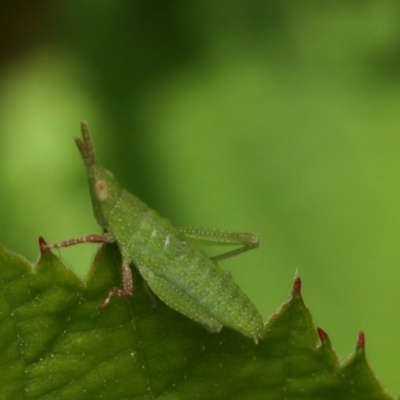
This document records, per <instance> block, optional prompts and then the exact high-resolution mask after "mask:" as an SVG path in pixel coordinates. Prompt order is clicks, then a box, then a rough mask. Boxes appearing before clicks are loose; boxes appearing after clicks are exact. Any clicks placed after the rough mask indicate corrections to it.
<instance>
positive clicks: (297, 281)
mask: <svg viewBox="0 0 400 400" xmlns="http://www.w3.org/2000/svg"><path fill="white" fill-rule="evenodd" d="M300 292H301V279H300V278H298V277H297V278H296V279H295V281H294V285H293V295H294V296H296V295H299V294H300Z"/></svg>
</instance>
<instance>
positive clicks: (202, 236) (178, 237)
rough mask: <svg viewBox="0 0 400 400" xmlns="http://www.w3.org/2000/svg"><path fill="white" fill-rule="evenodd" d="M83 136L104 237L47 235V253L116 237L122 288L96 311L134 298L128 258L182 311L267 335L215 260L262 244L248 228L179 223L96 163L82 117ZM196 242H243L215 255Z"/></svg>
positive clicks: (208, 322)
mask: <svg viewBox="0 0 400 400" xmlns="http://www.w3.org/2000/svg"><path fill="white" fill-rule="evenodd" d="M81 127H82V137H83V140H82V139H81V138H76V139H75V142H76V144H77V146H78V149H79V151H80V153H81V156H82V158H83V162H84V163H85V166H86V170H87V174H88V180H89V188H90V196H91V199H92V205H93V211H94V214H95V217H96V219H97V222H98V223H99V225H100V226H101V228H102V230H103V234H101V235H98V234H93V235H88V236H85V237H81V238H75V239H70V240H66V241H64V242H60V243H57V244H47V243H46V242H45V241H44V240H43V239H42V238H41V239H40V246H41V250H42V251H46V250H49V249H52V248H60V247H66V246H71V245H74V244H78V243H85V242H91V243H103V242H116V243H117V245H118V248H119V250H120V252H121V255H122V288H118V287H113V288H112V289H111V290H110V292H109V294H108V296H107V298H106V299H105V301H104V302H103V303H102V304H101V305H100V306H99V308H105V307H107V305H108V304H109V302H110V300H111V298H112V297H113V296H131V295H132V292H133V281H132V273H131V269H130V263H133V264H134V265H135V266H136V267H137V268H138V270H139V272H140V274H141V275H142V277H143V279H144V280H145V281H146V283H147V284H148V286H149V287H150V288H151V290H152V291H153V292H154V293H155V294H156V295H157V296H158V297H159V298H160V299H161V300H162V301H164V302H165V303H166V304H168V305H169V306H170V307H172V308H173V309H175V310H177V311H179V312H181V313H182V314H184V315H186V316H188V317H189V318H192V319H194V320H195V321H197V322H200V323H201V324H203V325H205V326H206V327H208V328H209V329H210V330H211V331H212V332H219V331H220V330H221V329H222V327H223V326H224V325H225V326H228V327H230V328H232V329H235V330H236V331H238V332H240V333H242V334H243V335H245V336H248V337H250V338H252V339H254V340H255V341H256V342H257V341H258V339H260V338H261V336H262V330H263V321H262V318H261V315H260V313H259V312H258V310H257V308H256V307H255V306H254V305H253V304H252V303H251V302H250V300H249V299H248V297H247V296H246V295H245V294H244V293H243V292H242V291H241V290H240V288H239V287H238V286H237V285H236V284H235V283H234V282H233V280H232V279H231V278H230V277H229V276H227V274H226V273H225V272H224V271H223V270H221V269H220V268H219V267H218V265H217V262H218V261H221V260H224V259H226V258H229V257H232V256H236V255H238V254H241V253H243V252H245V251H247V250H250V249H254V248H256V247H258V245H259V242H258V238H257V236H255V235H252V234H250V233H235V232H225V231H219V230H216V229H206V228H201V229H200V228H176V227H174V226H172V225H171V223H170V222H169V221H168V220H167V219H165V218H163V217H161V216H160V215H158V214H157V213H156V212H155V211H153V210H152V209H150V208H149V207H148V206H147V205H146V204H144V203H143V202H142V201H141V200H139V199H138V198H137V197H135V196H134V195H132V194H131V193H129V192H127V191H126V190H125V189H123V188H122V187H121V186H120V185H119V184H118V182H117V181H116V179H115V178H114V176H113V175H112V173H111V172H110V171H108V170H107V169H104V168H102V167H99V166H98V165H97V164H96V160H95V154H94V149H93V145H92V141H91V138H90V134H89V129H88V126H87V124H86V123H85V122H82V124H81ZM199 245H240V246H241V247H240V248H237V249H235V250H232V251H228V252H226V253H223V254H220V255H218V256H215V257H209V256H207V255H206V254H205V253H204V252H203V251H201V250H200V248H199V247H198V246H199Z"/></svg>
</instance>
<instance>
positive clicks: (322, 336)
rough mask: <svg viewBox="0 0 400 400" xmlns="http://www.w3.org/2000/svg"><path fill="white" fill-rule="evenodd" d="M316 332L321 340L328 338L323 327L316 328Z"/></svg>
mask: <svg viewBox="0 0 400 400" xmlns="http://www.w3.org/2000/svg"><path fill="white" fill-rule="evenodd" d="M317 332H318V336H319V338H320V339H321V342H324V341H326V340H328V335H327V333H326V332H325V331H324V330H323V329H321V328H317Z"/></svg>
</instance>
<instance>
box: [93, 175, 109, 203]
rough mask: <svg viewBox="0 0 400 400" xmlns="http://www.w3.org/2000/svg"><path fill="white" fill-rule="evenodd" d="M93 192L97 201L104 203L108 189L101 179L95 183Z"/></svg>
mask: <svg viewBox="0 0 400 400" xmlns="http://www.w3.org/2000/svg"><path fill="white" fill-rule="evenodd" d="M94 190H95V191H96V196H97V198H98V199H99V201H104V200H106V199H107V197H108V187H107V183H106V182H105V181H103V180H102V179H99V180H98V181H96V183H95V185H94Z"/></svg>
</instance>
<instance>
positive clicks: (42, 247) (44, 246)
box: [39, 236, 47, 251]
mask: <svg viewBox="0 0 400 400" xmlns="http://www.w3.org/2000/svg"><path fill="white" fill-rule="evenodd" d="M39 247H40V250H41V251H46V250H47V242H46V241H45V240H44V239H43V237H42V236H39Z"/></svg>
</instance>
